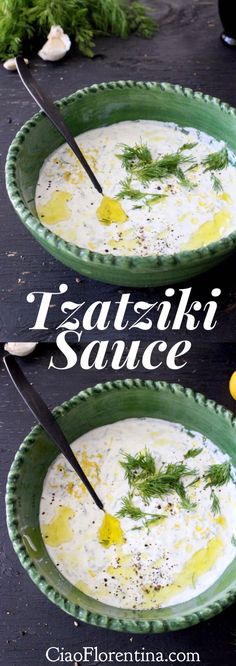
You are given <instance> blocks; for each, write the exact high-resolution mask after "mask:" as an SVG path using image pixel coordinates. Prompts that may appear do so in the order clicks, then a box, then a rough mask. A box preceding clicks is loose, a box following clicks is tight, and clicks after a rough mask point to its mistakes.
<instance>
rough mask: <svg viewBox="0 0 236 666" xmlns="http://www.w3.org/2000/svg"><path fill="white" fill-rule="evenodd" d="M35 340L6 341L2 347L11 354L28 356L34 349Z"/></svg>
mask: <svg viewBox="0 0 236 666" xmlns="http://www.w3.org/2000/svg"><path fill="white" fill-rule="evenodd" d="M36 345H37V342H6V344H5V345H4V349H5V351H6V352H8V354H13V356H28V354H31V352H33V351H34V350H35V347H36Z"/></svg>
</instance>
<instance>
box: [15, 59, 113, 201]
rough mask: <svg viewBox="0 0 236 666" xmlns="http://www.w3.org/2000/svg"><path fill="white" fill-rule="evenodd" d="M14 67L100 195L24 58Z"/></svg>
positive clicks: (67, 129) (69, 136) (59, 117)
mask: <svg viewBox="0 0 236 666" xmlns="http://www.w3.org/2000/svg"><path fill="white" fill-rule="evenodd" d="M16 66H17V71H18V74H19V76H20V78H21V81H22V83H23V84H24V86H25V87H26V88H27V90H28V92H29V93H30V95H31V96H32V97H33V99H34V100H35V102H36V103H37V104H38V105H39V106H40V108H41V109H42V110H43V111H44V113H45V114H46V116H47V117H48V118H49V120H50V121H51V123H53V125H55V127H56V128H57V130H58V132H60V134H62V136H63V138H64V139H65V140H66V142H67V143H68V144H69V146H70V147H71V149H72V150H73V152H74V153H75V155H76V157H77V158H78V160H79V161H80V163H81V164H82V167H83V168H84V169H85V171H86V173H87V174H88V176H89V178H90V180H91V181H92V183H93V185H94V187H95V188H96V190H97V191H98V192H99V194H102V193H103V191H102V187H101V185H100V183H99V182H98V180H97V178H96V176H95V175H94V173H93V171H92V169H91V167H90V166H89V164H88V162H87V160H86V159H85V157H84V155H83V153H82V151H81V150H80V148H79V146H78V144H77V143H76V141H75V139H74V137H73V135H72V134H71V132H70V130H69V128H68V127H67V125H66V124H65V123H64V120H63V117H62V115H61V113H60V111H59V110H58V108H57V107H56V106H55V104H54V103H53V101H52V100H51V99H50V98H49V97H48V96H47V95H46V94H45V92H43V90H42V89H41V88H40V86H39V84H38V82H37V81H36V79H35V78H34V77H33V76H32V74H31V72H30V70H29V68H28V66H27V65H26V64H25V62H24V58H22V56H17V57H16Z"/></svg>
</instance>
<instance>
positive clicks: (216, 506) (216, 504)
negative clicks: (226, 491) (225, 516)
mask: <svg viewBox="0 0 236 666" xmlns="http://www.w3.org/2000/svg"><path fill="white" fill-rule="evenodd" d="M211 500H212V501H211V510H212V513H213V514H214V516H216V514H217V513H220V500H219V498H218V497H217V495H216V494H215V492H214V490H213V491H212V492H211Z"/></svg>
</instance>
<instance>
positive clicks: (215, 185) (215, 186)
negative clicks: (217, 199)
mask: <svg viewBox="0 0 236 666" xmlns="http://www.w3.org/2000/svg"><path fill="white" fill-rule="evenodd" d="M211 182H212V185H213V189H214V190H215V192H222V191H223V187H222V183H221V181H220V179H219V178H217V176H216V175H215V173H213V172H212V173H211Z"/></svg>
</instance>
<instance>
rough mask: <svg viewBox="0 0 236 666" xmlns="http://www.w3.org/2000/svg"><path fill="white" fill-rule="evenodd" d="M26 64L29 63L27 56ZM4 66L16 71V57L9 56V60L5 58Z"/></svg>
mask: <svg viewBox="0 0 236 666" xmlns="http://www.w3.org/2000/svg"><path fill="white" fill-rule="evenodd" d="M24 61H25V64H26V65H28V64H29V61H28V59H27V58H24ZM3 67H4V68H5V69H7V70H8V71H9V72H15V71H16V59H15V58H8V60H5V62H3Z"/></svg>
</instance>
